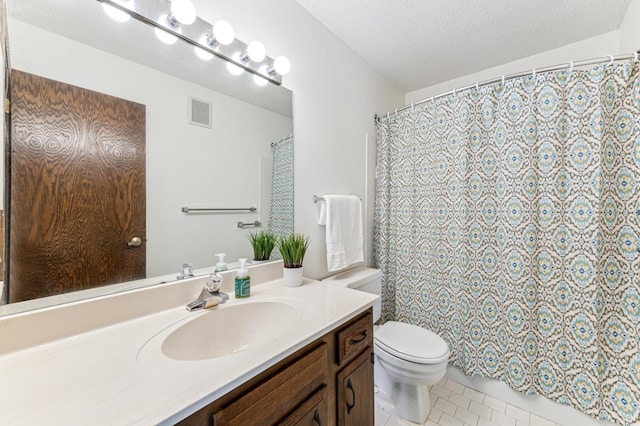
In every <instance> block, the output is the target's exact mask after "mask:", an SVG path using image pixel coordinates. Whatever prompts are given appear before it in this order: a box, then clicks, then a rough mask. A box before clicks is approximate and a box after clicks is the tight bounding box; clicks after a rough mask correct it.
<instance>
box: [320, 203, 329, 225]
mask: <svg viewBox="0 0 640 426" xmlns="http://www.w3.org/2000/svg"><path fill="white" fill-rule="evenodd" d="M319 204H320V217H319V218H318V225H322V226H324V225H326V224H327V203H322V202H320V203H319Z"/></svg>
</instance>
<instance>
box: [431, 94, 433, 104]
mask: <svg viewBox="0 0 640 426" xmlns="http://www.w3.org/2000/svg"><path fill="white" fill-rule="evenodd" d="M431 103H433V95H432V96H431Z"/></svg>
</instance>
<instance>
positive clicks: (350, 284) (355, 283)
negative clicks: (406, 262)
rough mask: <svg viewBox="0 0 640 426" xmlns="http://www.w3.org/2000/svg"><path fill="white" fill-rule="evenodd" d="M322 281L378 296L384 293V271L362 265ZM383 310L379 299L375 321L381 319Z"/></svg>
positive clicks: (375, 307) (374, 316) (374, 312)
mask: <svg viewBox="0 0 640 426" xmlns="http://www.w3.org/2000/svg"><path fill="white" fill-rule="evenodd" d="M322 282H324V283H326V284H332V285H339V286H343V287H347V288H353V289H356V290H360V291H366V292H367V293H373V294H376V295H378V296H380V295H382V271H380V270H379V269H373V268H367V267H364V266H360V267H358V268H354V269H350V270H348V271H345V272H340V273H339V274H336V275H333V276H331V277H328V278H325V279H324V280H322ZM381 311H382V303H381V301H380V299H378V301H377V302H376V303H375V304H374V305H373V322H376V321H378V319H380V313H381Z"/></svg>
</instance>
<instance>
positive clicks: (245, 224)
mask: <svg viewBox="0 0 640 426" xmlns="http://www.w3.org/2000/svg"><path fill="white" fill-rule="evenodd" d="M251 226H253V227H256V228H258V227H260V226H262V222H260V221H259V220H256V221H255V222H249V223H244V222H238V228H247V227H251Z"/></svg>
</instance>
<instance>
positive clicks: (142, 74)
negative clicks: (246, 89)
mask: <svg viewBox="0 0 640 426" xmlns="http://www.w3.org/2000/svg"><path fill="white" fill-rule="evenodd" d="M9 28H10V29H11V36H10V44H11V62H12V67H13V68H15V69H19V70H22V71H26V72H29V73H33V74H36V75H40V76H44V77H48V78H51V79H54V80H58V81H63V82H66V83H69V84H73V85H77V86H80V87H85V88H89V89H91V90H95V91H98V92H101V93H106V94H109V95H112V96H117V97H120V98H124V99H128V100H130V101H134V102H138V103H141V104H144V105H146V120H147V125H146V128H147V134H146V163H147V165H146V167H147V170H146V175H147V275H148V276H156V275H162V274H167V273H171V272H174V271H175V272H177V271H178V267H179V265H180V264H181V263H183V262H186V261H188V262H191V263H192V264H193V265H194V267H195V268H202V267H206V266H211V265H214V264H215V257H214V253H218V252H226V253H227V254H228V257H227V261H228V262H232V261H235V260H236V259H237V258H239V257H248V258H251V257H252V251H251V245H250V244H249V242H248V240H247V239H246V238H245V234H246V233H247V232H248V230H242V229H239V228H237V226H236V223H237V222H238V221H244V222H253V221H254V220H256V219H258V220H261V221H262V222H263V223H265V224H266V223H268V218H269V210H268V209H269V205H268V203H269V197H268V196H266V197H265V195H266V194H265V193H264V192H267V191H269V188H270V179H267V182H264V183H263V184H262V185H261V182H260V160H261V159H268V158H270V157H271V147H270V142H273V141H276V140H278V139H281V138H282V137H285V136H288V135H289V134H290V133H291V128H292V122H291V118H290V117H285V116H282V115H279V114H275V113H273V112H270V111H267V110H265V109H262V108H258V107H255V106H253V105H250V104H247V103H244V102H240V101H237V100H235V99H233V98H230V97H228V96H225V95H222V94H220V93H218V92H215V91H212V90H209V89H206V88H203V87H200V86H197V85H194V84H191V83H188V82H186V81H184V80H180V79H177V78H175V77H172V76H170V75H167V74H163V73H161V72H158V71H155V70H153V69H151V68H147V67H144V66H141V65H139V64H136V63H134V62H131V61H127V60H124V59H122V58H119V57H116V56H113V55H110V54H107V53H105V52H103V51H100V50H97V49H94V48H91V47H88V46H87V45H84V44H81V43H77V42H74V41H72V40H69V39H66V38H63V37H60V36H57V35H55V34H52V33H48V32H45V31H42V30H40V29H38V28H36V27H33V26H30V25H27V24H24V23H22V22H20V21H17V20H14V19H11V20H10V22H9ZM188 96H193V97H196V98H198V99H202V100H205V101H209V102H211V103H212V108H213V128H212V129H208V128H203V127H198V126H193V125H190V124H188V123H187V98H188ZM247 123H251V125H247ZM258 123H260V124H258ZM229 159H233V161H229ZM263 176H266V177H267V178H268V177H269V176H270V174H266V175H264V174H263ZM260 188H262V189H263V193H260ZM182 206H189V207H237V206H240V207H244V206H247V207H248V206H255V207H258V209H259V210H258V213H257V214H255V213H254V214H252V213H242V214H237V213H234V214H218V215H186V214H184V213H181V211H180V209H181V207H182Z"/></svg>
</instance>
